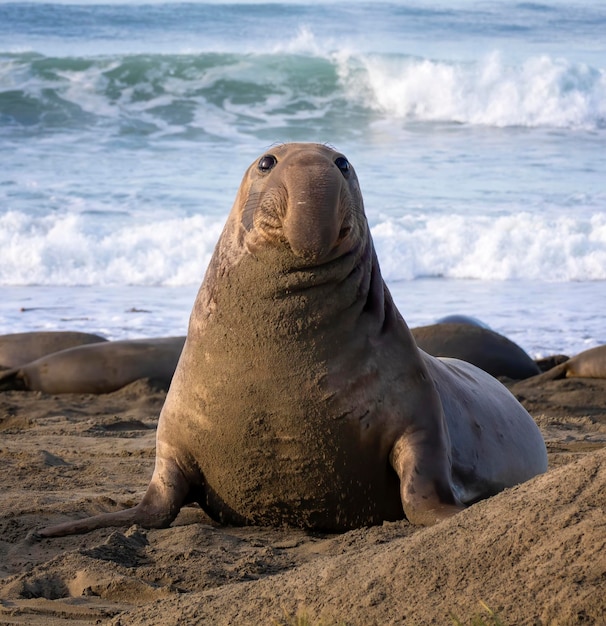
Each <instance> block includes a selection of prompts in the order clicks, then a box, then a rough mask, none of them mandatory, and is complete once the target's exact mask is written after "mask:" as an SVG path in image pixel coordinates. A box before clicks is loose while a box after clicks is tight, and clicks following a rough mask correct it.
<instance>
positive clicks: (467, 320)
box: [436, 313, 490, 328]
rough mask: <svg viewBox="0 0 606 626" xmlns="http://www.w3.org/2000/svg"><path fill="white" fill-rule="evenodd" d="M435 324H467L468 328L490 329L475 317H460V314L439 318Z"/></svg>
mask: <svg viewBox="0 0 606 626" xmlns="http://www.w3.org/2000/svg"><path fill="white" fill-rule="evenodd" d="M436 324H468V325H469V326H479V327H480V328H490V326H489V325H488V324H486V322H483V321H482V320H479V319H478V318H477V317H473V316H471V315H461V314H460V313H453V314H451V315H445V316H444V317H441V318H440V319H439V320H438V321H437V322H436Z"/></svg>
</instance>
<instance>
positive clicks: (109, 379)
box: [0, 337, 185, 393]
mask: <svg viewBox="0 0 606 626" xmlns="http://www.w3.org/2000/svg"><path fill="white" fill-rule="evenodd" d="M184 343H185V337H164V338H158V339H132V340H122V341H106V342H103V343H93V344H88V345H85V346H78V347H76V348H68V349H67V350H61V351H60V352H53V353H52V354H49V355H47V356H45V357H42V358H41V359H37V360H36V361H32V362H31V363H28V364H27V365H24V366H23V367H20V368H15V369H13V370H9V371H7V372H2V373H0V389H3V390H7V389H27V390H30V391H43V392H45V393H110V392H112V391H116V390H117V389H120V388H121V387H124V386H125V385H128V384H129V383H132V382H133V381H135V380H138V379H140V378H152V379H153V380H154V381H155V382H157V383H159V384H160V385H163V386H165V387H166V388H168V386H169V385H170V381H171V378H172V376H173V374H174V372H175V367H176V366H177V361H178V360H179V355H180V354H181V350H182V349H183V344H184Z"/></svg>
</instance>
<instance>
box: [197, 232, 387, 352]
mask: <svg viewBox="0 0 606 626" xmlns="http://www.w3.org/2000/svg"><path fill="white" fill-rule="evenodd" d="M238 226H239V225H238V223H237V222H235V220H230V222H228V224H227V225H226V228H225V230H224V232H223V235H222V237H221V240H220V242H219V244H218V246H217V248H216V250H215V253H214V255H213V258H212V260H211V262H210V264H209V267H208V270H207V274H206V277H205V279H204V282H203V284H202V286H201V288H200V291H199V293H198V297H197V299H196V304H195V309H196V311H195V314H193V315H192V321H191V323H190V329H189V336H197V335H200V334H202V335H203V334H204V332H205V330H206V329H207V327H208V325H212V324H214V323H218V324H221V325H225V326H227V327H232V324H235V325H237V328H239V329H240V331H241V332H243V331H244V330H245V329H244V328H243V327H242V322H243V318H244V319H245V320H246V326H249V327H250V329H251V330H252V329H253V328H254V329H255V332H256V333H259V334H260V335H263V336H271V335H274V336H276V337H279V336H289V337H290V340H292V338H293V337H297V338H299V339H305V338H307V339H308V340H310V341H313V342H314V343H315V342H318V341H321V340H322V338H323V336H325V335H330V336H332V337H333V341H334V336H335V331H336V332H337V334H340V333H351V332H352V331H353V330H356V329H359V330H362V329H364V330H365V332H367V333H368V332H370V333H371V334H379V333H380V332H381V330H382V328H383V325H384V324H385V323H386V322H390V321H392V319H393V316H394V313H393V312H392V311H391V310H387V311H386V309H385V305H386V302H385V291H386V289H385V286H384V284H383V280H382V278H381V275H380V272H379V270H378V264H377V259H376V255H375V251H374V246H373V243H372V239H371V238H370V235H369V234H367V236H364V237H360V238H359V239H360V244H357V245H354V246H353V247H352V248H351V249H350V250H348V251H347V252H346V253H345V254H342V255H340V256H338V257H336V258H333V259H331V260H328V261H326V262H324V263H322V264H320V265H318V266H313V265H308V264H306V263H305V262H302V260H301V259H300V258H299V257H297V256H295V255H294V254H293V253H292V251H291V250H290V248H289V247H288V246H287V245H286V244H284V243H281V242H279V243H276V244H268V243H266V244H265V245H264V246H255V250H254V252H251V251H250V250H248V249H247V247H246V245H236V246H234V245H233V242H234V241H235V240H240V242H242V239H245V236H246V234H244V233H242V232H241V228H238ZM364 227H365V228H366V229H367V228H368V226H367V224H366V222H365V221H364ZM234 231H235V232H234ZM238 231H240V232H238ZM388 305H389V308H391V307H392V306H393V305H392V303H391V299H390V298H388ZM268 325H269V326H268ZM233 329H234V330H235V331H236V330H237V329H236V327H234V328H233Z"/></svg>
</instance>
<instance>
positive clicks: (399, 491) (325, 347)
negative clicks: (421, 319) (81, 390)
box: [37, 144, 547, 537]
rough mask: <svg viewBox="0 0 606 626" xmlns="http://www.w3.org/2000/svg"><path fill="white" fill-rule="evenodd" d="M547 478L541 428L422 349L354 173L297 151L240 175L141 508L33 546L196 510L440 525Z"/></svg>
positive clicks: (301, 148)
mask: <svg viewBox="0 0 606 626" xmlns="http://www.w3.org/2000/svg"><path fill="white" fill-rule="evenodd" d="M546 467H547V456H546V450H545V444H544V442H543V439H542V437H541V434H540V432H539V430H538V428H537V426H536V425H535V423H534V422H533V420H532V418H531V417H530V416H529V415H528V413H527V412H526V411H525V410H524V408H523V407H522V406H521V405H520V404H519V403H518V402H517V400H515V398H514V397H513V396H512V395H511V394H510V393H509V392H508V391H507V390H506V389H505V387H503V386H502V385H501V384H500V383H499V382H498V381H497V380H495V379H494V378H493V377H492V376H490V375H489V374H486V373H485V372H483V371H482V370H480V369H477V368H476V367H474V366H473V365H470V364H469V363H465V362H462V361H457V360H452V359H444V360H439V359H436V358H434V357H431V356H429V355H427V354H425V353H424V352H422V351H420V350H419V349H418V348H417V346H416V344H415V342H414V339H413V338H412V335H411V333H410V331H409V329H408V327H407V326H406V324H405V322H404V320H403V319H402V317H401V316H400V314H399V312H398V311H397V309H396V307H395V306H394V304H393V301H392V299H391V296H390V294H389V291H388V290H387V288H386V286H385V284H384V283H383V280H382V278H381V272H380V270H379V264H378V262H377V258H376V255H375V251H374V247H373V242H372V239H371V236H370V232H369V228H368V224H367V222H366V217H365V215H364V209H363V204H362V196H361V194H360V189H359V186H358V180H357V177H356V174H355V172H354V170H353V168H352V166H351V165H350V164H349V162H348V161H347V159H346V158H345V157H344V156H343V155H342V154H339V153H338V152H335V151H334V150H332V149H330V148H328V147H326V146H324V145H318V144H287V145H282V146H280V147H276V148H274V149H272V150H271V152H270V153H268V154H266V155H264V156H262V157H261V158H260V159H259V160H258V161H256V162H255V163H253V164H252V165H251V166H250V167H249V169H248V170H247V172H246V174H245V175H244V180H243V181H242V184H241V186H240V189H239V191H238V194H237V196H236V200H235V204H234V206H233V209H232V212H231V214H230V215H229V218H228V220H227V223H226V225H225V228H224V230H223V233H222V235H221V237H220V239H219V242H218V244H217V247H216V249H215V252H214V255H213V257H212V259H211V262H210V264H209V267H208V270H207V272H206V276H205V279H204V282H203V283H202V286H201V288H200V291H199V293H198V296H197V299H196V302H195V305H194V309H193V312H192V315H191V319H190V325H189V331H188V335H187V340H186V342H185V346H184V348H183V353H182V355H181V359H180V360H179V364H178V366H177V370H176V372H175V376H174V378H173V381H172V384H171V387H170V390H169V392H168V396H167V398H166V402H165V404H164V407H163V409H162V412H161V415H160V420H159V423H158V432H157V449H156V467H155V470H154V473H153V477H152V479H151V482H150V484H149V487H148V489H147V492H146V494H145V496H144V497H143V499H142V501H141V503H140V504H139V505H137V506H136V507H134V508H132V509H127V510H123V511H118V512H113V513H108V514H102V515H98V516H95V517H91V518H88V519H83V520H79V521H70V522H67V523H64V524H60V525H58V526H52V527H49V528H45V529H43V530H41V531H39V533H38V534H37V536H39V537H51V536H60V535H66V534H71V533H78V532H84V531H88V530H92V529H95V528H100V527H105V526H114V525H130V524H133V523H138V524H141V525H142V526H145V527H165V526H168V525H169V524H170V523H171V521H172V520H173V519H174V518H175V517H176V515H177V513H178V512H179V509H180V508H181V506H182V505H183V504H185V503H187V502H198V503H199V504H200V505H201V506H202V508H203V509H205V510H206V511H207V512H208V513H209V514H210V515H211V516H212V517H213V518H214V519H216V520H219V521H221V522H224V523H228V524H259V525H281V524H289V525H294V526H300V527H306V528H316V529H323V530H332V531H342V530H346V529H350V528H354V527H359V526H364V525H369V524H377V523H381V522H382V521H383V520H396V519H400V518H402V517H403V516H404V515H406V517H407V518H408V519H409V520H410V521H411V522H412V523H414V524H433V523H435V522H437V521H438V520H440V519H442V518H444V517H446V516H449V515H452V514H454V513H456V512H457V511H460V510H461V509H463V508H464V506H465V505H467V504H469V503H472V502H475V501H476V500H478V499H480V498H485V497H487V496H490V495H492V494H494V493H496V492H498V491H500V490H502V489H503V488H505V487H507V486H510V485H515V484H516V483H520V482H522V481H525V480H527V479H529V478H531V477H532V476H534V475H535V474H538V473H540V472H543V471H545V469H546Z"/></svg>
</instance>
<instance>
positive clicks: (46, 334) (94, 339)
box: [0, 330, 107, 369]
mask: <svg viewBox="0 0 606 626" xmlns="http://www.w3.org/2000/svg"><path fill="white" fill-rule="evenodd" d="M102 341H107V339H105V337H101V336H100V335H94V334H92V333H80V332H77V331H67V330H66V331H62V330H55V331H33V332H29V333H12V334H10V335H0V367H2V368H7V369H12V368H14V367H21V366H22V365H25V364H26V363H30V362H31V361H35V360H36V359H39V358H40V357H43V356H46V355H47V354H52V353H53V352H59V351H60V350H67V349H68V348H75V347H76V346H83V345H86V344H89V343H100V342H102Z"/></svg>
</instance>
